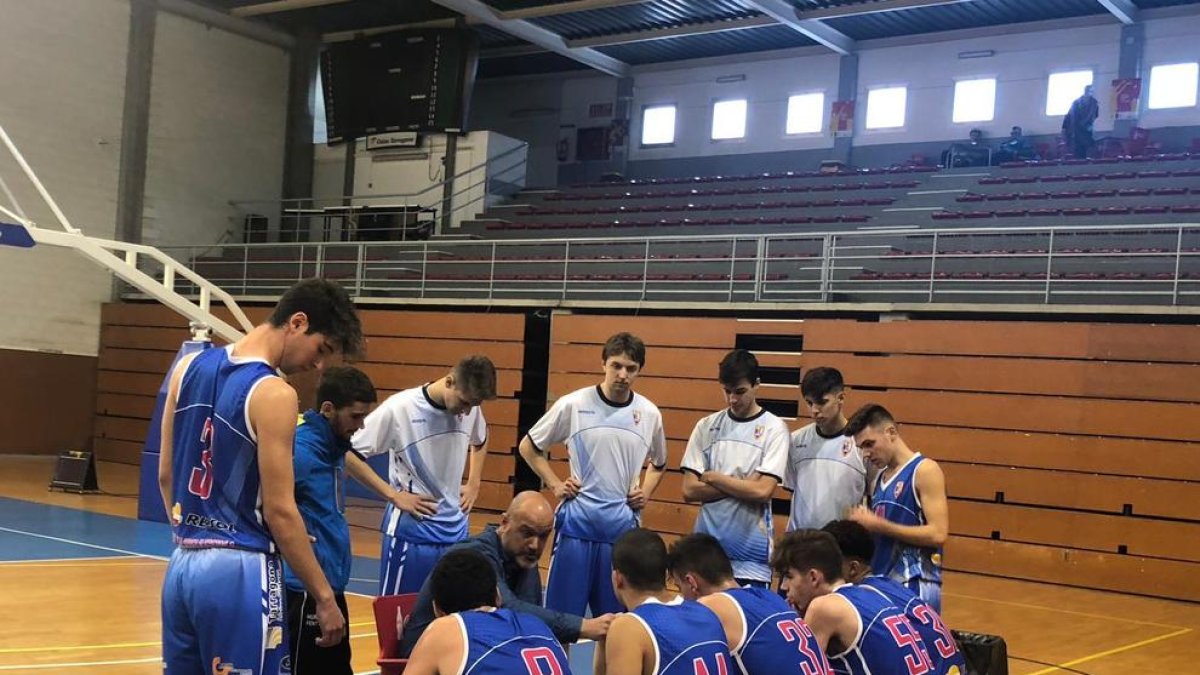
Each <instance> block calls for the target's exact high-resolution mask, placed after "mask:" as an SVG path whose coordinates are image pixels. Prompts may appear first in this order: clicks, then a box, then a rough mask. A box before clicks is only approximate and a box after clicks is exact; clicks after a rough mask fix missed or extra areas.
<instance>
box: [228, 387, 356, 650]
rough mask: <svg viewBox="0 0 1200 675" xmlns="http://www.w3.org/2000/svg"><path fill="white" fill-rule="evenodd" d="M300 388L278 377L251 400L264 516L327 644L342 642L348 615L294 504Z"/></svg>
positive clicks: (252, 424)
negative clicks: (311, 603) (311, 601)
mask: <svg viewBox="0 0 1200 675" xmlns="http://www.w3.org/2000/svg"><path fill="white" fill-rule="evenodd" d="M297 410H298V409H297V398H296V390H295V389H292V387H291V386H290V385H288V384H287V383H286V382H284V381H283V380H281V379H279V378H275V377H271V378H267V379H265V380H263V381H262V383H261V384H259V385H258V388H257V389H255V391H254V394H253V396H252V397H251V399H250V420H249V421H250V425H251V427H252V428H253V429H254V430H255V433H256V435H257V437H258V471H259V476H260V478H261V489H262V502H263V515H264V516H265V518H266V521H267V526H268V527H269V528H270V530H271V537H272V538H273V539H274V540H275V543H276V544H277V545H278V546H279V550H280V551H281V552H282V553H283V557H284V559H285V560H287V562H288V564H289V565H290V566H291V568H292V570H293V571H294V572H295V574H296V576H297V577H299V578H300V581H301V582H302V583H303V584H304V588H305V589H307V590H308V593H309V595H311V596H313V598H314V599H315V600H316V602H317V621H318V622H319V623H320V626H321V637H320V638H318V639H317V644H318V645H320V646H322V647H326V646H330V645H334V644H337V643H339V642H341V640H342V637H343V636H344V635H345V632H346V619H345V617H343V616H342V612H341V610H340V609H338V606H337V603H336V602H335V600H334V595H333V589H332V588H330V586H329V582H328V581H327V580H326V579H325V574H324V573H323V572H322V571H321V567H320V565H319V564H318V563H317V558H316V556H315V555H313V550H312V545H311V544H310V543H309V539H308V534H307V532H306V531H305V528H304V520H303V519H302V518H301V517H300V510H299V509H298V508H297V507H296V497H295V474H294V471H293V467H292V442H293V440H294V437H295V433H296V414H297Z"/></svg>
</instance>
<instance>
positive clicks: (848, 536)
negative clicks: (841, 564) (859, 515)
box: [821, 520, 875, 564]
mask: <svg viewBox="0 0 1200 675" xmlns="http://www.w3.org/2000/svg"><path fill="white" fill-rule="evenodd" d="M821 531H822V532H828V533H829V534H832V535H833V538H834V539H835V540H836V541H837V545H838V548H839V549H841V551H842V556H843V557H845V558H854V559H855V560H861V561H862V562H865V563H868V564H870V562H871V558H874V557H875V540H874V539H872V538H871V533H870V532H867V528H865V527H863V526H862V525H859V524H858V523H856V522H854V521H853V520H831V521H829V522H828V523H825V527H822V528H821Z"/></svg>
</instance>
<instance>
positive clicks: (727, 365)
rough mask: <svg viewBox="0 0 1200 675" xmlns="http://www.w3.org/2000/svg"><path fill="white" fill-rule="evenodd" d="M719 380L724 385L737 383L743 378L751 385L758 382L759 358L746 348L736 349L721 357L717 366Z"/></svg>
mask: <svg viewBox="0 0 1200 675" xmlns="http://www.w3.org/2000/svg"><path fill="white" fill-rule="evenodd" d="M717 380H718V381H719V382H720V383H721V384H724V385H729V386H732V385H735V384H737V383H738V382H741V381H742V380H745V381H747V382H749V383H750V384H751V385H753V384H755V383H757V382H758V359H757V358H756V357H755V356H754V354H752V353H750V352H749V351H747V350H745V349H735V350H733V351H731V352H729V353H728V354H726V355H725V358H723V359H721V365H719V366H717Z"/></svg>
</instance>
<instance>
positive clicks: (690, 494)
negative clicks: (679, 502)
mask: <svg viewBox="0 0 1200 675" xmlns="http://www.w3.org/2000/svg"><path fill="white" fill-rule="evenodd" d="M725 496H726V495H725V493H724V492H721V491H720V490H718V489H717V488H715V487H713V486H711V485H709V484H707V483H705V482H703V481H701V480H700V474H699V473H696V472H695V471H694V470H692V469H687V468H685V469H684V470H683V500H684V501H685V502H691V503H693V504H707V503H708V502H719V501H721V500H722V499H725Z"/></svg>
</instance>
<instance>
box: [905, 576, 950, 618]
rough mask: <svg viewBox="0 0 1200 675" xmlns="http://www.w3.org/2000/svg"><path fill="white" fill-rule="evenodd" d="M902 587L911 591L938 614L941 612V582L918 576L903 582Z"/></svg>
mask: <svg viewBox="0 0 1200 675" xmlns="http://www.w3.org/2000/svg"><path fill="white" fill-rule="evenodd" d="M904 587H905V588H907V589H908V590H910V591H912V592H913V594H914V595H916V596H917V597H918V598H920V599H921V600H923V601H925V604H927V605H929V606H930V607H932V608H933V611H935V612H937V613H938V614H941V613H942V582H940V581H928V580H926V579H921V578H919V577H917V578H913V579H909V580H908V581H905V582H904Z"/></svg>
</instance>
